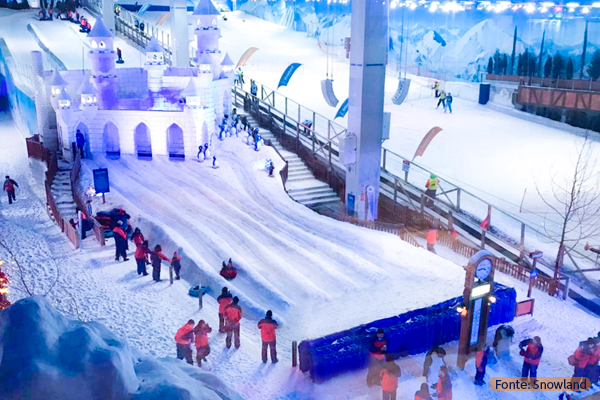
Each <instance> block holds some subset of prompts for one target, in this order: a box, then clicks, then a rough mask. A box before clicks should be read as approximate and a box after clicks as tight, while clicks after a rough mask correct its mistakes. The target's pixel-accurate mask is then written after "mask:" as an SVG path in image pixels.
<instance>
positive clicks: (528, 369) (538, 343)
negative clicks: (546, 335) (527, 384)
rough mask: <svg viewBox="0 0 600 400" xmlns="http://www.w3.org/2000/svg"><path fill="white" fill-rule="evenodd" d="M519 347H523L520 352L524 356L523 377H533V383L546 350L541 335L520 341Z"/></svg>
mask: <svg viewBox="0 0 600 400" xmlns="http://www.w3.org/2000/svg"><path fill="white" fill-rule="evenodd" d="M519 348H520V349H521V351H520V352H519V354H520V355H522V356H523V357H524V360H523V370H522V371H521V372H522V373H521V376H522V377H523V378H527V377H531V378H532V379H531V383H532V384H533V383H534V382H535V378H537V369H538V366H539V365H540V359H541V358H542V353H543V352H544V346H542V339H540V337H539V336H535V337H534V338H533V339H525V340H523V341H522V342H521V343H519Z"/></svg>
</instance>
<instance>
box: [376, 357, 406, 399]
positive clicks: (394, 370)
mask: <svg viewBox="0 0 600 400" xmlns="http://www.w3.org/2000/svg"><path fill="white" fill-rule="evenodd" d="M400 375H402V372H401V371H400V367H399V366H398V364H396V363H395V362H394V361H393V360H392V359H389V360H388V361H387V362H386V363H385V364H384V365H383V369H382V370H381V372H380V373H379V376H380V378H381V390H382V392H383V400H396V391H397V390H398V378H399V377H400Z"/></svg>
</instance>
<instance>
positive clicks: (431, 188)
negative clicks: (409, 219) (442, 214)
mask: <svg viewBox="0 0 600 400" xmlns="http://www.w3.org/2000/svg"><path fill="white" fill-rule="evenodd" d="M438 186H440V179H439V178H438V177H437V176H435V174H429V179H427V183H426V184H425V188H426V190H425V196H427V197H428V198H426V199H425V204H426V205H429V206H432V205H433V200H435V196H436V192H437V189H438Z"/></svg>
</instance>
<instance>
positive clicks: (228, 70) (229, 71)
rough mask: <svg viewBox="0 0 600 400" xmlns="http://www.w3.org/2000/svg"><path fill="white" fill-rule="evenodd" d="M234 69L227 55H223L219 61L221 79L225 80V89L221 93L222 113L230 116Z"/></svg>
mask: <svg viewBox="0 0 600 400" xmlns="http://www.w3.org/2000/svg"><path fill="white" fill-rule="evenodd" d="M234 69H235V64H234V63H233V61H232V60H231V57H229V54H228V53H225V58H223V61H221V79H227V82H228V84H227V88H226V89H225V91H224V93H223V97H224V98H223V113H224V114H231V101H232V99H231V97H232V95H231V87H232V86H233V81H234Z"/></svg>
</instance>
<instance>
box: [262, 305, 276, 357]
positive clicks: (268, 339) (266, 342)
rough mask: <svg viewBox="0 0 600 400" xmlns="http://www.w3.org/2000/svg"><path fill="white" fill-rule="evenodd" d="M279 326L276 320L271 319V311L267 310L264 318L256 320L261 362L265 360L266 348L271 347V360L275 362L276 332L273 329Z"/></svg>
mask: <svg viewBox="0 0 600 400" xmlns="http://www.w3.org/2000/svg"><path fill="white" fill-rule="evenodd" d="M278 327H279V326H278V325H277V321H275V320H274V319H273V311H271V310H268V311H267V314H266V316H265V318H263V319H261V320H260V321H258V329H260V338H261V339H262V362H264V363H266V362H267V350H268V348H269V347H270V348H271V362H272V363H276V362H277V361H278V360H277V348H276V339H277V337H276V333H275V330H276V329H277V328H278Z"/></svg>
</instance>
